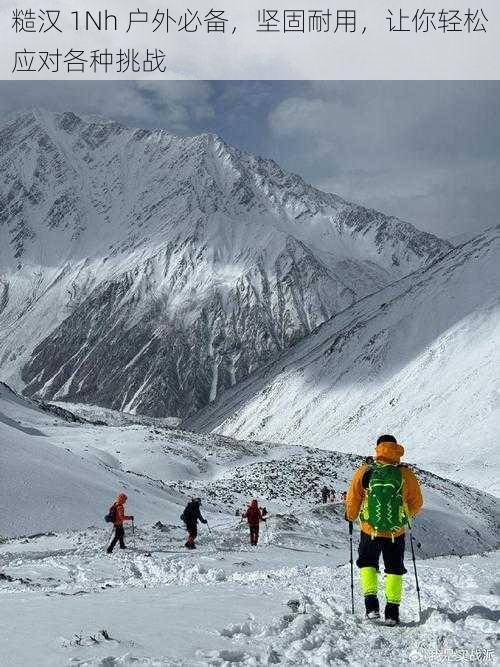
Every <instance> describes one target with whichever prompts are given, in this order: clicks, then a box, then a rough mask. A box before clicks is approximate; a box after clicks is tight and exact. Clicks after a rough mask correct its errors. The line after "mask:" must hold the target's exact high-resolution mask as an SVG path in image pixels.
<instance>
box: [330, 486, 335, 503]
mask: <svg viewBox="0 0 500 667" xmlns="http://www.w3.org/2000/svg"><path fill="white" fill-rule="evenodd" d="M330 502H331V503H334V502H335V489H332V490H331V491H330Z"/></svg>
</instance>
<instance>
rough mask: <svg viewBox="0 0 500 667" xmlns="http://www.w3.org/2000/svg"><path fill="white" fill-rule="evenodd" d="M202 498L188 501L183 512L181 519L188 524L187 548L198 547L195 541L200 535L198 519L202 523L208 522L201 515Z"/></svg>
mask: <svg viewBox="0 0 500 667" xmlns="http://www.w3.org/2000/svg"><path fill="white" fill-rule="evenodd" d="M200 507H201V498H193V499H192V500H190V501H189V502H188V504H187V505H186V508H185V510H184V512H183V513H182V514H181V519H182V521H184V523H185V524H186V530H187V532H188V538H187V540H186V544H185V545H184V546H185V547H186V549H196V544H195V543H194V541H195V540H196V538H197V537H198V519H199V520H200V521H201V523H208V521H207V520H206V519H204V518H203V517H202V516H201V512H200Z"/></svg>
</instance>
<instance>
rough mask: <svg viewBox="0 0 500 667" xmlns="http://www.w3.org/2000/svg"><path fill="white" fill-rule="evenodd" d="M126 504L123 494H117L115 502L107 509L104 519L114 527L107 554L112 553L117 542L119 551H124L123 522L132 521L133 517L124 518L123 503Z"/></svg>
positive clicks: (125, 497)
mask: <svg viewBox="0 0 500 667" xmlns="http://www.w3.org/2000/svg"><path fill="white" fill-rule="evenodd" d="M126 502H127V496H126V494H125V493H119V494H118V496H117V498H116V500H115V502H114V503H113V504H112V505H111V507H110V508H109V512H108V514H107V515H106V517H105V519H106V521H107V522H108V523H112V524H113V525H114V527H115V534H114V537H113V539H112V540H111V544H110V545H109V547H108V548H107V550H106V551H107V553H108V554H110V553H112V551H113V549H114V548H115V546H116V544H117V542H120V549H126V548H127V547H126V546H125V541H124V537H125V529H124V527H123V522H124V521H133V520H134V517H133V516H126V514H125V503H126Z"/></svg>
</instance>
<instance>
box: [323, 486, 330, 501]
mask: <svg viewBox="0 0 500 667" xmlns="http://www.w3.org/2000/svg"><path fill="white" fill-rule="evenodd" d="M329 495H330V489H329V488H328V487H327V486H323V488H322V489H321V499H322V500H323V505H324V504H325V503H327V502H328V496H329Z"/></svg>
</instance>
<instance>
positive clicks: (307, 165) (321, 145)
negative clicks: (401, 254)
mask: <svg viewBox="0 0 500 667" xmlns="http://www.w3.org/2000/svg"><path fill="white" fill-rule="evenodd" d="M298 93H299V94H298ZM499 107H500V86H499V85H498V83H497V82H332V83H322V82H313V83H310V84H305V85H304V86H303V87H302V89H301V90H299V89H297V90H296V91H295V94H294V95H290V96H288V97H284V98H282V99H280V100H279V101H278V103H277V104H276V105H275V106H274V108H273V109H271V110H270V112H269V114H268V126H269V129H270V132H271V134H272V136H273V138H274V141H273V142H272V143H273V144H274V146H275V150H276V152H277V153H278V154H279V157H280V160H281V162H284V163H285V165H286V166H287V167H288V168H289V169H292V170H294V171H299V172H300V173H303V174H304V173H306V174H307V176H308V180H310V181H312V182H313V183H315V184H316V185H318V186H319V187H321V188H323V189H326V190H329V191H333V192H337V193H338V194H341V195H342V196H344V197H346V198H347V199H351V200H353V201H358V202H360V203H364V204H365V205H367V206H371V207H374V208H378V209H380V210H382V211H385V212H388V213H391V214H393V215H396V216H399V217H401V218H405V219H408V220H409V221H411V222H413V223H414V224H416V225H417V226H419V227H421V228H423V229H426V230H429V231H434V232H435V233H437V234H441V235H443V236H449V235H454V234H457V233H461V232H475V231H476V232H479V231H480V230H481V229H483V228H484V227H487V226H491V225H493V224H498V221H499V220H498V218H499V215H498V210H499V206H500V194H499V192H498V185H497V184H498V180H499V177H500V123H499V120H498V115H497V114H496V112H495V109H498V108H499Z"/></svg>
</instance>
